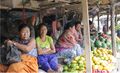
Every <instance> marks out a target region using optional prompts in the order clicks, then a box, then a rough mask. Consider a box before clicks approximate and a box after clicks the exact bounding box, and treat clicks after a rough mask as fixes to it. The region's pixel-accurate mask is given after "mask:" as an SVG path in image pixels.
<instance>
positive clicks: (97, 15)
mask: <svg viewBox="0 0 120 73" xmlns="http://www.w3.org/2000/svg"><path fill="white" fill-rule="evenodd" d="M97 16H98V31H97V32H99V30H100V22H99V21H100V19H99V17H100V13H99V12H98V14H97Z"/></svg>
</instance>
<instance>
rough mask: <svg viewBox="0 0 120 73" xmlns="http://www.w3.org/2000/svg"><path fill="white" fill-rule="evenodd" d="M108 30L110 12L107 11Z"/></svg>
mask: <svg viewBox="0 0 120 73" xmlns="http://www.w3.org/2000/svg"><path fill="white" fill-rule="evenodd" d="M107 30H109V10H108V11H107Z"/></svg>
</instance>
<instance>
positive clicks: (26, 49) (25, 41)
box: [0, 24, 38, 73]
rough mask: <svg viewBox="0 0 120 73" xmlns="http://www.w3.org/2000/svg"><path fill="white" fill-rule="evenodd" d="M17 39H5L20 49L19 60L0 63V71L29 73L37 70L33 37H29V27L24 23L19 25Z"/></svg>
mask: <svg viewBox="0 0 120 73" xmlns="http://www.w3.org/2000/svg"><path fill="white" fill-rule="evenodd" d="M18 30H19V39H18V40H16V41H12V40H7V43H8V44H10V45H14V46H16V47H17V48H18V49H19V50H20V51H21V53H22V54H21V59H22V60H21V62H18V63H13V64H11V65H9V66H4V65H2V64H0V72H16V73H31V72H35V73H37V72H38V65H37V58H36V54H37V51H35V49H34V48H35V47H36V44H35V39H34V38H30V34H31V33H30V28H29V26H28V25H26V24H21V25H20V26H19V29H18Z"/></svg>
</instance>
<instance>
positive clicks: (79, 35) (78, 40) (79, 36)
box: [75, 21, 83, 47]
mask: <svg viewBox="0 0 120 73" xmlns="http://www.w3.org/2000/svg"><path fill="white" fill-rule="evenodd" d="M75 29H76V31H77V35H78V39H77V40H76V41H77V42H78V44H79V45H80V46H82V47H83V36H82V32H81V22H80V21H76V22H75Z"/></svg>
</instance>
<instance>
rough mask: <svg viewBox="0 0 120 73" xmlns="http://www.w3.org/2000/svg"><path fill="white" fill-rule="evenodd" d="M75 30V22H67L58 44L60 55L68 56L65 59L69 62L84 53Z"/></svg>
mask: <svg viewBox="0 0 120 73" xmlns="http://www.w3.org/2000/svg"><path fill="white" fill-rule="evenodd" d="M74 31H75V26H74V24H73V23H72V22H69V23H67V24H66V27H65V31H64V32H63V34H62V35H61V36H60V38H59V39H58V41H57V44H56V49H57V53H58V56H60V57H63V58H66V59H65V60H67V61H66V62H67V63H70V61H71V60H72V58H74V57H75V56H79V55H80V54H82V48H81V47H80V45H79V44H77V41H76V37H75V33H74Z"/></svg>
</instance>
